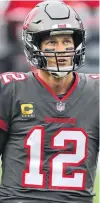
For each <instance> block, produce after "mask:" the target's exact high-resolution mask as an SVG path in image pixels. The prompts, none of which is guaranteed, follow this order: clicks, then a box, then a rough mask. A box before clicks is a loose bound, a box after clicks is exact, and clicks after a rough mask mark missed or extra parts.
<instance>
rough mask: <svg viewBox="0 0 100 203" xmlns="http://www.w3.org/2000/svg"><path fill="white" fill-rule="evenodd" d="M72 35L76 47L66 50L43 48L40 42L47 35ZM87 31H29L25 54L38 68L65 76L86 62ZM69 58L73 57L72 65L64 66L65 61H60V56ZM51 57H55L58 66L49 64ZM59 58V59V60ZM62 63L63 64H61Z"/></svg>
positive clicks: (56, 75)
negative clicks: (36, 32) (37, 32)
mask: <svg viewBox="0 0 100 203" xmlns="http://www.w3.org/2000/svg"><path fill="white" fill-rule="evenodd" d="M61 34H64V35H68V34H69V35H72V36H73V40H74V49H73V47H69V48H66V50H64V51H59V52H57V51H55V50H53V49H48V48H47V49H45V50H44V51H42V50H41V48H40V44H41V42H42V40H43V39H44V38H45V36H47V35H49V36H54V35H61ZM84 35H85V33H84V32H82V31H77V30H72V29H66V30H65V29H64V30H61V29H60V30H52V31H49V32H43V33H40V35H39V34H33V33H32V32H27V34H26V35H25V36H24V41H25V54H26V56H27V58H28V60H29V62H30V63H31V65H32V66H35V67H37V68H38V69H43V70H46V71H49V72H50V73H51V74H52V75H53V76H55V77H64V76H65V75H66V74H68V73H70V72H72V71H76V70H77V69H79V68H81V67H82V66H83V64H84V59H85V41H84V40H85V37H84ZM62 56H63V59H64V58H65V60H67V59H68V58H69V57H71V60H72V63H71V65H70V66H64V64H63V63H60V65H59V60H60V58H62ZM49 57H54V58H55V61H56V66H49V63H48V61H49V60H48V59H49ZM58 58H59V60H58ZM61 64H62V65H61Z"/></svg>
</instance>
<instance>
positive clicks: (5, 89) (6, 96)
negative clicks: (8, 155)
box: [0, 76, 12, 132]
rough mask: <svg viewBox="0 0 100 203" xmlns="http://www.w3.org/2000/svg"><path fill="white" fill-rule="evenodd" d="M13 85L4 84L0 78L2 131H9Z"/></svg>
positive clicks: (0, 121)
mask: <svg viewBox="0 0 100 203" xmlns="http://www.w3.org/2000/svg"><path fill="white" fill-rule="evenodd" d="M11 103H12V84H11V83H10V84H4V82H3V80H2V78H1V76H0V129H2V130H3V131H6V132H7V131H8V128H9V124H10V115H11V106H12V104H11Z"/></svg>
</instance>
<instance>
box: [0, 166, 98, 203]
mask: <svg viewBox="0 0 100 203" xmlns="http://www.w3.org/2000/svg"><path fill="white" fill-rule="evenodd" d="M0 177H1V168H0ZM95 192H96V196H95V198H94V201H93V203H99V172H97V176H96V181H95Z"/></svg>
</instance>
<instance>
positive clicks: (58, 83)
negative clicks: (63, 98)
mask: <svg viewBox="0 0 100 203" xmlns="http://www.w3.org/2000/svg"><path fill="white" fill-rule="evenodd" d="M38 76H39V77H40V78H41V79H42V80H43V81H44V82H45V83H47V85H48V86H49V87H50V88H51V89H52V91H53V92H54V93H55V94H56V95H60V94H66V93H67V92H68V91H69V89H70V88H71V86H72V85H73V83H74V78H75V77H74V74H73V73H69V74H68V75H66V76H65V77H64V78H55V77H54V76H52V74H50V73H48V72H46V71H43V70H38Z"/></svg>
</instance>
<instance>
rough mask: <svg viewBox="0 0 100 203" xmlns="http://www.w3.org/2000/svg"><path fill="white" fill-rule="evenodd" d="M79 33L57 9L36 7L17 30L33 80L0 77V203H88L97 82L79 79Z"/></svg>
mask: <svg viewBox="0 0 100 203" xmlns="http://www.w3.org/2000/svg"><path fill="white" fill-rule="evenodd" d="M85 36H86V34H85V30H84V28H83V24H82V22H81V19H80V17H79V16H78V15H77V13H76V12H75V11H74V10H73V9H72V8H71V7H69V6H68V5H66V4H64V3H63V2H55V1H45V2H42V3H39V4H38V5H37V6H36V7H35V8H34V9H33V10H32V11H31V12H30V13H29V14H28V16H27V17H26V19H25V22H24V25H23V42H24V46H25V54H26V57H27V59H28V61H29V62H30V63H31V65H32V67H36V71H35V73H34V72H33V71H30V72H29V73H4V74H2V75H1V76H0V129H1V130H0V154H2V171H3V172H2V179H1V186H0V203H84V202H86V203H93V196H94V195H95V194H94V191H93V186H94V180H95V175H96V167H97V159H98V151H99V150H98V140H99V138H98V137H99V111H98V76H97V75H85V74H81V73H79V74H78V73H77V70H78V69H79V68H81V67H82V66H83V64H84V59H85Z"/></svg>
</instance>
